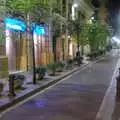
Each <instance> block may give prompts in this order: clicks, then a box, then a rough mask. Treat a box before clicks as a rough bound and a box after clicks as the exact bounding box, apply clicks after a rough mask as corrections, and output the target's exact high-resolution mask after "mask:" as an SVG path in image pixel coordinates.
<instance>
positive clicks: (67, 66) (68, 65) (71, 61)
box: [66, 59, 73, 69]
mask: <svg viewBox="0 0 120 120" xmlns="http://www.w3.org/2000/svg"><path fill="white" fill-rule="evenodd" d="M72 66H73V60H72V59H69V60H68V61H67V63H66V68H67V69H69V68H72Z"/></svg>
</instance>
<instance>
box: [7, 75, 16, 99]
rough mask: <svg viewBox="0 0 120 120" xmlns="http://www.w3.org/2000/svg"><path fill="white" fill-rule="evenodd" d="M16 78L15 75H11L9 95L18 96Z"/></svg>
mask: <svg viewBox="0 0 120 120" xmlns="http://www.w3.org/2000/svg"><path fill="white" fill-rule="evenodd" d="M14 80H15V75H13V74H12V75H9V94H8V96H10V97H14V96H16V94H15V90H14Z"/></svg>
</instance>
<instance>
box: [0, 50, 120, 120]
mask: <svg viewBox="0 0 120 120" xmlns="http://www.w3.org/2000/svg"><path fill="white" fill-rule="evenodd" d="M113 53H114V54H111V55H109V56H107V57H105V58H104V60H101V61H100V62H99V63H96V64H94V65H93V66H92V69H90V68H89V67H88V68H86V69H84V70H82V71H80V72H79V73H77V74H76V75H74V76H72V77H71V78H68V79H67V80H64V81H61V82H60V83H58V84H57V85H55V86H53V87H52V88H49V89H47V90H45V91H44V92H42V93H40V94H39V95H37V96H36V97H34V98H32V99H31V100H29V101H27V102H25V103H23V104H22V105H20V106H18V107H16V108H15V109H13V110H11V111H9V112H6V113H5V114H4V115H3V116H2V117H1V118H0V120H13V119H14V120H26V119H28V120H94V119H95V117H96V114H97V112H98V110H99V108H100V105H101V103H102V100H103V97H104V95H105V92H106V90H107V88H108V87H109V84H110V82H111V79H112V75H113V71H114V68H115V66H116V62H117V60H118V58H119V56H118V55H117V53H115V52H113Z"/></svg>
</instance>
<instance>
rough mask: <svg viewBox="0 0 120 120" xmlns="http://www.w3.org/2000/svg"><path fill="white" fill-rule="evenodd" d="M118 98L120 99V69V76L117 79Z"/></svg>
mask: <svg viewBox="0 0 120 120" xmlns="http://www.w3.org/2000/svg"><path fill="white" fill-rule="evenodd" d="M116 97H117V98H120V68H119V75H118V76H117V78H116Z"/></svg>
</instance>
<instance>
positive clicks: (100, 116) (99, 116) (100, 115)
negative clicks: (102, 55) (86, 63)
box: [95, 59, 120, 120]
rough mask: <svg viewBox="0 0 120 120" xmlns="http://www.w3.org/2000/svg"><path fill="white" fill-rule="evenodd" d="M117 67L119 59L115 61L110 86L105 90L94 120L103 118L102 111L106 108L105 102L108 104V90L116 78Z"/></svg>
mask: <svg viewBox="0 0 120 120" xmlns="http://www.w3.org/2000/svg"><path fill="white" fill-rule="evenodd" d="M119 66H120V59H119V60H118V61H117V64H116V67H115V70H114V72H113V76H112V81H111V82H110V85H109V87H108V89H107V91H106V93H105V96H104V98H103V101H102V104H101V106H100V109H99V111H98V112H97V115H96V118H95V120H103V116H104V115H105V111H104V110H105V108H106V106H105V105H106V104H107V102H108V96H109V94H110V90H111V88H112V85H113V83H114V80H115V77H116V75H117V72H118V68H119ZM111 109H113V108H111ZM106 120H107V119H106Z"/></svg>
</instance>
